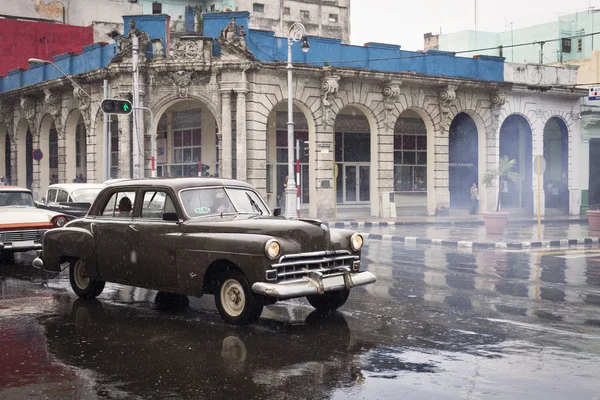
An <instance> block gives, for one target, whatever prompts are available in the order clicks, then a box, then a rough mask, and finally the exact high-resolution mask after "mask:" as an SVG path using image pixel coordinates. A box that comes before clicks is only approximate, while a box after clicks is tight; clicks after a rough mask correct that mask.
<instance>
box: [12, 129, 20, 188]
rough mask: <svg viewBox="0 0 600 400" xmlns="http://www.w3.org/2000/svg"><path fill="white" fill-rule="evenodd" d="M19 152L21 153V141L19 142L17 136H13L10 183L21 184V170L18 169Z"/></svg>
mask: <svg viewBox="0 0 600 400" xmlns="http://www.w3.org/2000/svg"><path fill="white" fill-rule="evenodd" d="M18 154H19V143H18V142H17V136H16V135H15V136H13V139H12V140H11V141H10V171H11V173H10V183H11V184H12V185H18V184H19V171H18V170H17V165H19V164H18V162H17V161H18V159H17V157H18Z"/></svg>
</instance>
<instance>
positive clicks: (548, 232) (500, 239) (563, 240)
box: [329, 217, 600, 249]
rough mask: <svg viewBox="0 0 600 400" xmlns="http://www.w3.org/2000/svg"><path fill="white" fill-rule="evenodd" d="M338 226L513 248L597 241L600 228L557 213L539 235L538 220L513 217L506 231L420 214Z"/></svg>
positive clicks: (389, 236) (407, 238) (402, 237)
mask: <svg viewBox="0 0 600 400" xmlns="http://www.w3.org/2000/svg"><path fill="white" fill-rule="evenodd" d="M329 225H330V226H332V227H336V228H350V229H355V230H358V231H360V232H363V233H364V234H365V238H366V239H369V240H386V241H395V242H402V243H407V244H433V245H442V246H449V247H477V248H509V249H523V248H530V247H563V246H569V245H577V244H596V243H598V242H599V239H598V236H599V235H600V232H592V233H590V232H589V230H588V225H587V221H586V220H581V219H580V218H578V217H575V218H569V217H554V218H552V219H547V220H542V225H541V235H540V237H538V229H537V220H533V219H531V218H523V219H516V218H515V219H513V220H512V221H509V224H508V225H507V227H506V229H505V231H504V234H503V235H488V234H487V233H486V232H485V228H484V226H483V221H482V220H481V217H479V218H478V217H472V218H468V219H467V218H460V219H457V218H452V219H450V218H446V219H443V220H442V219H441V218H430V219H427V218H420V220H417V219H415V220H408V221H407V220H405V219H404V218H403V220H402V221H364V222H363V221H354V222H349V221H345V222H339V221H338V222H334V223H330V224H329Z"/></svg>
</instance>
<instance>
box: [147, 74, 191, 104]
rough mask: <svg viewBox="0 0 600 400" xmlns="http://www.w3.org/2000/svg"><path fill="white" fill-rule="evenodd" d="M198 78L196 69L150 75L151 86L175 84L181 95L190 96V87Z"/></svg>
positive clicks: (182, 96)
mask: <svg viewBox="0 0 600 400" xmlns="http://www.w3.org/2000/svg"><path fill="white" fill-rule="evenodd" d="M197 79H198V73H196V72H195V71H183V70H180V71H173V72H170V73H159V74H154V75H152V76H150V85H151V86H160V85H173V86H175V88H176V89H177V91H178V93H179V97H181V98H182V99H185V98H187V97H188V92H189V87H190V86H191V85H192V84H193V83H194V81H196V80H197Z"/></svg>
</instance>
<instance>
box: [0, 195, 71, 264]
mask: <svg viewBox="0 0 600 400" xmlns="http://www.w3.org/2000/svg"><path fill="white" fill-rule="evenodd" d="M66 223H67V217H66V216H65V215H63V214H60V213H57V212H54V211H49V210H43V209H40V208H37V207H35V205H34V203H33V196H32V195H31V191H30V190H29V189H24V188H20V187H16V186H0V260H2V261H4V262H6V263H12V262H13V260H14V253H16V252H21V251H30V250H39V249H41V248H42V236H44V232H46V231H47V230H48V229H52V228H60V227H62V226H64V225H65V224H66Z"/></svg>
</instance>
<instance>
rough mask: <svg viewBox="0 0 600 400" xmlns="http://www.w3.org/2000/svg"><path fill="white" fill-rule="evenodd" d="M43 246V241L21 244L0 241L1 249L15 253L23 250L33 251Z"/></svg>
mask: <svg viewBox="0 0 600 400" xmlns="http://www.w3.org/2000/svg"><path fill="white" fill-rule="evenodd" d="M41 248H42V244H41V243H33V244H27V245H24V244H21V243H19V242H11V243H0V251H4V250H5V251H11V252H14V253H17V252H23V251H31V250H39V249H41Z"/></svg>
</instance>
